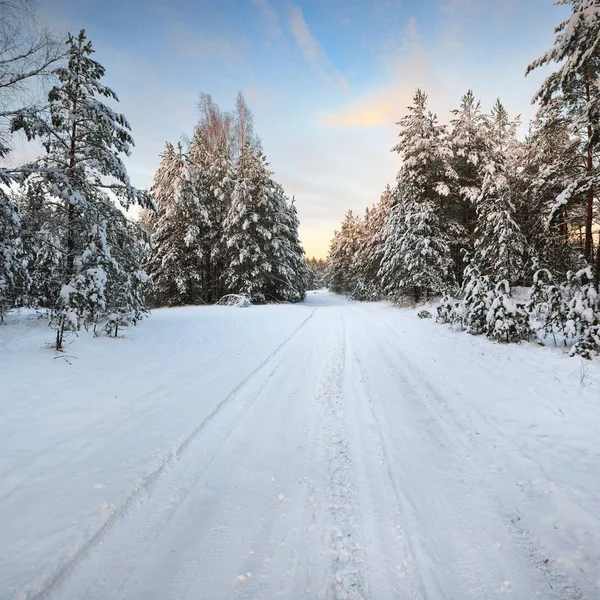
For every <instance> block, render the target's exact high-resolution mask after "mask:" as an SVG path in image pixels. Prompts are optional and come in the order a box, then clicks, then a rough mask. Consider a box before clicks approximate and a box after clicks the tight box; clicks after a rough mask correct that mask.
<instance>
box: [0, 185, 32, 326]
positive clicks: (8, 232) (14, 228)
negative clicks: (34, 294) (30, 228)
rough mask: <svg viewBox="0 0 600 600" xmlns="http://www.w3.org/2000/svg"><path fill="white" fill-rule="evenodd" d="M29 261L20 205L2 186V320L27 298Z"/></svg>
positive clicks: (0, 319)
mask: <svg viewBox="0 0 600 600" xmlns="http://www.w3.org/2000/svg"><path fill="white" fill-rule="evenodd" d="M28 262H29V261H28V258H27V256H26V254H25V251H24V249H23V244H22V240H21V216H20V214H19V210H18V207H17V205H16V204H15V202H14V201H13V200H12V199H11V198H10V197H9V196H8V194H6V193H5V192H4V191H3V190H2V189H1V188H0V321H2V320H3V319H4V313H5V312H6V311H7V310H8V309H9V308H12V307H14V306H23V305H24V304H26V302H27V297H28V293H29V285H30V277H29V271H28V269H27V266H28Z"/></svg>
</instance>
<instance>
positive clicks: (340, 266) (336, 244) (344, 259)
mask: <svg viewBox="0 0 600 600" xmlns="http://www.w3.org/2000/svg"><path fill="white" fill-rule="evenodd" d="M361 237H362V222H361V219H360V218H359V217H357V216H356V215H354V213H353V212H352V211H351V210H349V211H348V212H347V213H346V215H345V217H344V220H343V221H342V224H341V226H340V229H339V230H337V231H336V232H334V234H333V239H332V241H331V246H330V248H329V254H328V256H327V279H328V281H329V288H330V289H331V291H333V292H336V293H337V294H346V295H352V294H353V292H354V289H355V287H356V255H357V252H358V249H359V248H360V239H361Z"/></svg>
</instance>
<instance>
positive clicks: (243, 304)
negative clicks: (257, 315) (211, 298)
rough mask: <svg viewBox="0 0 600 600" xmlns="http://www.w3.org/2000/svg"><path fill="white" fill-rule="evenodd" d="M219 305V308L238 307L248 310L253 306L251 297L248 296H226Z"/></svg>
mask: <svg viewBox="0 0 600 600" xmlns="http://www.w3.org/2000/svg"><path fill="white" fill-rule="evenodd" d="M217 304H218V305H219V306H237V307H238V308H248V306H252V301H251V300H250V296H248V295H247V294H226V295H225V296H223V297H222V298H221V299H220V300H219V301H218V302H217Z"/></svg>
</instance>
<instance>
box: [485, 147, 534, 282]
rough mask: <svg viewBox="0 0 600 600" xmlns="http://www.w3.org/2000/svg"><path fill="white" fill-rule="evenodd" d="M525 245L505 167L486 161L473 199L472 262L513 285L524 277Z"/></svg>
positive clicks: (498, 278)
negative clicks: (475, 199)
mask: <svg viewBox="0 0 600 600" xmlns="http://www.w3.org/2000/svg"><path fill="white" fill-rule="evenodd" d="M500 160H502V159H500ZM525 248H526V241H525V238H524V236H523V234H522V233H521V230H520V228H519V225H518V224H517V222H516V221H515V208H514V205H513V203H512V200H511V190H510V187H509V183H508V177H507V175H506V168H505V166H504V164H502V163H497V164H494V163H490V164H489V165H488V166H487V169H486V175H485V178H484V181H483V184H482V187H481V196H480V197H479V198H478V200H477V228H476V230H475V248H474V262H475V264H477V266H478V268H479V270H480V272H481V273H482V274H483V275H488V276H489V277H491V278H493V279H495V280H496V281H498V280H500V281H501V280H507V281H508V282H509V283H510V284H513V285H514V284H516V283H518V282H521V281H522V279H523V277H524V256H525Z"/></svg>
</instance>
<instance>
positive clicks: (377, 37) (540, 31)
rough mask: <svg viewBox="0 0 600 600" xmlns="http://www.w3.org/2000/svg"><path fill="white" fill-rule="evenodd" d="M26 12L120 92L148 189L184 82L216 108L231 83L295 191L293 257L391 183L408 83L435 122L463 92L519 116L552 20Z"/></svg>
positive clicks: (375, 13)
mask: <svg viewBox="0 0 600 600" xmlns="http://www.w3.org/2000/svg"><path fill="white" fill-rule="evenodd" d="M39 9H40V11H39V13H40V14H39V20H40V21H41V22H43V23H46V24H49V25H51V26H52V27H54V28H57V29H59V30H65V29H69V30H74V31H77V30H79V29H80V28H81V27H84V28H85V29H86V31H87V33H88V36H89V37H90V39H91V40H92V42H93V44H94V46H95V48H96V51H97V58H98V60H100V62H102V63H103V64H104V66H105V67H106V69H107V77H106V83H107V84H108V85H109V86H111V87H113V88H114V89H115V91H116V92H117V94H118V95H119V97H120V100H121V103H120V106H119V109H120V110H121V112H123V113H125V115H126V116H127V118H128V119H129V121H130V123H131V125H132V128H133V134H134V138H135V140H136V148H135V150H134V152H133V154H132V156H131V157H130V158H129V159H128V166H129V169H130V175H131V178H132V180H133V182H134V183H135V184H136V185H138V186H140V187H146V186H149V185H150V184H151V181H152V176H153V173H154V171H155V169H156V167H157V165H158V161H159V154H160V152H161V151H162V149H163V148H164V144H165V142H166V141H171V142H175V141H177V140H178V139H179V138H180V137H181V135H182V134H186V133H191V131H192V129H193V126H194V123H195V122H196V120H197V111H196V103H197V99H198V96H199V94H200V92H207V93H210V94H212V96H213V97H214V99H215V100H216V101H217V102H218V103H219V105H221V107H222V108H224V109H227V108H231V107H233V104H234V102H235V96H236V94H237V92H238V91H239V90H241V91H242V92H243V93H244V94H245V96H246V99H247V101H248V104H249V105H250V108H251V109H252V111H253V112H254V114H255V120H256V129H257V132H258V133H259V135H260V137H261V139H262V143H263V147H264V150H265V152H266V154H267V156H268V158H269V160H270V162H271V167H272V169H273V171H274V172H275V178H276V179H277V180H278V181H280V182H281V183H282V184H283V186H284V187H285V189H286V190H287V192H288V193H289V194H291V195H294V196H295V197H296V202H297V206H298V210H299V214H300V219H301V236H302V239H303V242H304V244H305V247H306V249H307V252H308V254H309V255H313V254H314V255H317V256H324V255H325V254H326V251H327V247H328V244H329V240H330V238H331V235H332V233H333V230H334V229H335V228H336V227H337V225H338V224H339V222H340V220H341V218H342V217H343V215H344V212H345V211H346V210H347V209H349V208H351V209H354V210H358V211H362V210H363V209H364V208H365V207H366V206H367V205H370V204H371V203H373V202H375V201H376V200H377V199H378V197H379V194H380V193H381V191H382V190H383V189H384V187H385V185H386V183H391V182H393V180H394V177H395V173H396V171H397V169H398V166H399V163H398V157H397V155H395V154H392V153H390V151H389V150H390V148H391V147H392V146H393V145H394V141H395V138H396V135H397V127H396V126H395V125H394V123H395V122H396V121H398V120H399V119H400V118H401V117H402V116H403V114H404V113H405V108H406V105H407V104H409V103H410V100H411V97H412V95H413V93H414V91H415V89H416V88H417V87H418V86H421V87H423V88H424V89H425V91H426V92H427V93H428V94H429V96H430V101H431V102H430V103H431V107H432V108H433V109H434V110H435V111H437V112H438V114H439V116H440V119H441V120H442V121H446V120H447V119H448V113H449V111H450V110H451V109H452V108H454V107H456V106H457V105H458V103H459V102H460V96H461V95H462V94H463V93H464V92H465V91H466V90H467V89H469V88H472V89H473V90H474V92H475V94H476V96H477V97H478V98H480V99H481V100H482V102H483V104H484V107H485V108H486V109H489V108H490V107H491V105H492V103H493V102H494V101H495V99H496V97H500V98H501V100H502V101H503V102H504V103H505V105H506V106H507V107H508V109H509V110H510V111H511V112H512V113H513V114H517V113H520V114H522V115H523V120H524V122H525V123H527V121H528V120H529V118H530V117H531V116H532V115H533V114H534V110H535V109H534V108H533V107H531V105H530V98H531V96H532V95H533V93H534V92H535V90H536V89H537V87H538V86H539V83H540V82H541V78H542V77H543V75H544V74H538V73H535V74H533V75H532V76H530V77H528V78H527V79H525V78H524V71H525V67H526V66H527V64H528V62H530V61H531V60H532V59H534V58H536V57H537V56H538V55H540V54H541V53H542V52H544V51H545V50H546V49H547V48H549V47H550V46H551V44H552V41H553V28H554V25H555V24H556V23H558V22H559V21H560V20H561V19H562V18H563V16H564V15H565V10H566V9H565V8H564V7H555V6H554V5H553V4H552V1H551V0H309V1H300V0H295V1H291V0H185V1H177V0H175V1H172V2H161V1H155V0H146V1H143V0H121V1H117V0H104V1H97V0H40V1H39Z"/></svg>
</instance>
